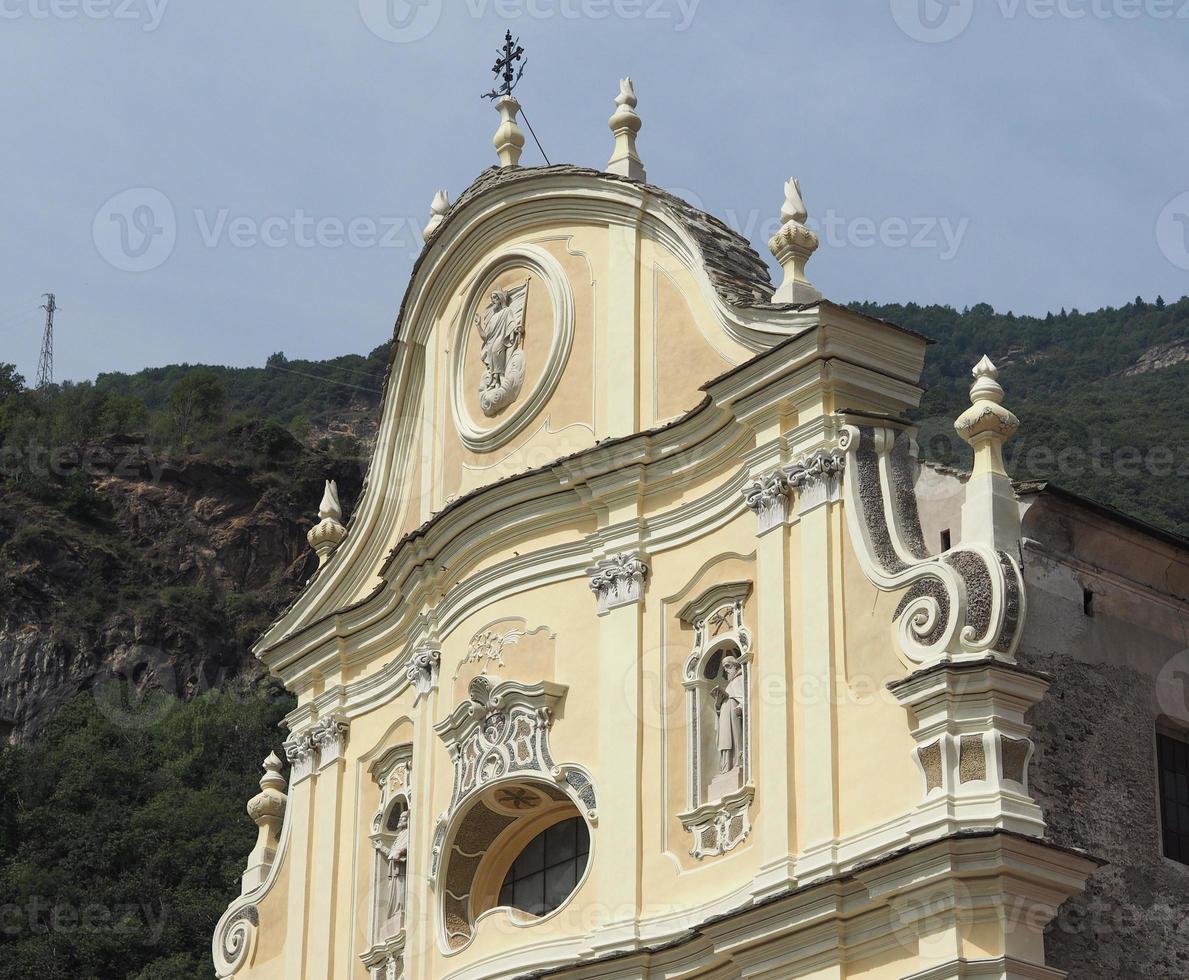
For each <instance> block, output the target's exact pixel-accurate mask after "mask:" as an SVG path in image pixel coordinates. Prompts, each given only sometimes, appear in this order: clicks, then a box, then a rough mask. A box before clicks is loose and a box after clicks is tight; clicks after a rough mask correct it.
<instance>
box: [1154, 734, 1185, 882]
mask: <svg viewBox="0 0 1189 980" xmlns="http://www.w3.org/2000/svg"><path fill="white" fill-rule="evenodd" d="M1156 747H1157V753H1156V754H1157V761H1158V764H1159V767H1160V803H1161V806H1160V816H1161V818H1162V819H1161V824H1162V826H1163V830H1164V854H1165V857H1170V858H1172V859H1173V860H1174V861H1180V862H1181V863H1182V864H1189V745H1187V744H1186V743H1185V742H1184V741H1183V740H1181V739H1179V738H1173V737H1172V736H1170V735H1157V736H1156Z"/></svg>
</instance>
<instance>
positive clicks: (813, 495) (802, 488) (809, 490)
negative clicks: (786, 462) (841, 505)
mask: <svg viewBox="0 0 1189 980" xmlns="http://www.w3.org/2000/svg"><path fill="white" fill-rule="evenodd" d="M845 467H846V456H845V455H843V453H842V452H841V450H838V449H818V450H816V451H815V452H812V453H808V454H807V455H804V456H802V457H801V458H800V459H799V460H797V462H796V463H794V464H793V465H792V466H790V467H788V468H787V469H785V471H784V474H785V477H786V479H787V480H788V485H789V487H791V488H792V490H793V491H794V492H795V493H796V494H797V496H798V501H799V508H798V513H800V514H802V515H804V514H808V513H809V512H810V511H812V510H816V509H817V508H818V507H821V506H823V505H825V504H833V503H837V502H838V501H839V500H841V499H842V471H843V469H845Z"/></svg>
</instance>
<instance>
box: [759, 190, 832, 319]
mask: <svg viewBox="0 0 1189 980" xmlns="http://www.w3.org/2000/svg"><path fill="white" fill-rule="evenodd" d="M780 220H781V221H783V222H784V224H783V225H782V226H781V229H780V231H778V232H777V233H776V235H775V236H774V237H773V238H772V240H771V241H770V242H769V243H768V247H769V248H770V249H771V250H772V254H773V255H774V256H776V261H777V262H779V263H780V264H781V265H782V266H783V267H784V282H783V283H781V285H780V288H779V289H777V290H776V293H775V294H774V295H773V297H772V302H773V303H816V302H817V301H818V300H819V299H821V298H822V294H821V292H820V291H818V290H817V289H815V288H814V286H813V284H812V283H811V282H810V281H809V280H808V279H807V278H806V277H805V266H806V265H807V264H808V263H809V259H810V257H811V256H812V255H813V253H814V252H816V251H817V247H818V244H819V243H818V238H817V235H815V234H814V233H813V232H812V231H810V230H809V229H808V228H807V227H805V222H806V221H807V220H809V212H808V211H807V210H806V208H805V200H804V198H803V197H802V196H801V182H800V181H798V180H797V179H796V178H795V177H794V178H793V179H791V180H789V181H788V182H787V183H786V184H785V185H784V206H783V207H782V208H781V209H780Z"/></svg>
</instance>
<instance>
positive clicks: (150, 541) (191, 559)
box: [0, 423, 364, 739]
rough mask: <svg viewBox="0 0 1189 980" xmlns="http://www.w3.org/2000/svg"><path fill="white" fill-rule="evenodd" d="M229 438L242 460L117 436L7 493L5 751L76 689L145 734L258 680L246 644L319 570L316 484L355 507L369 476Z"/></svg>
mask: <svg viewBox="0 0 1189 980" xmlns="http://www.w3.org/2000/svg"><path fill="white" fill-rule="evenodd" d="M234 435H235V442H236V444H237V445H236V448H235V452H234V453H229V455H234V456H238V457H239V459H238V460H233V459H226V458H212V457H210V456H203V455H189V456H180V455H175V456H166V457H163V456H158V455H156V454H155V453H154V452H153V451H151V450H150V449H148V448H147V447H146V446H144V445H143V444H141V443H140V442H139V441H138V440H136V439H127V438H125V439H112V440H107V441H105V442H104V443H102V444H99V445H92V446H83V447H75V448H73V449H71V450H68V451H67V452H65V453H63V454H62V455H61V457H60V458H58V459H57V460H46V461H44V462H43V463H42V464H41V468H42V471H41V472H37V471H36V470H37V467H36V466H34V465H33V464H32V463H31V462H30V463H29V469H30V471H31V472H29V473H24V474H20V476H22V477H23V478H20V479H13V478H12V475H11V474H10V478H9V479H7V480H3V481H0V724H2V725H3V727H4V730H5V731H7V733H8V734H10V736H11V737H12V738H16V739H24V738H28V737H30V736H32V735H34V734H36V733H37V731H38V729H39V728H40V727H41V726H42V725H44V723H45V722H46V721H48V720H49V718H50V717H52V715H53V713H54V712H55V711H56V710H57V709H58V707H60V706H61V705H62V704H64V703H65V702H67V701H69V700H70V699H72V698H73V697H75V696H76V695H77V694H78V693H79V692H80V691H89V692H92V693H93V694H94V696H95V697H96V699H97V700H98V702H99V704H100V706H101V708H103V710H104V711H105V712H107V713H109V714H110V715H112V716H113V717H115V718H117V719H118V720H119V721H121V722H122V723H126V724H128V725H141V724H144V723H148V722H151V721H152V720H153V719H154V718H156V717H159V716H160V713H161V712H163V711H168V710H169V709H170V707H171V706H174V705H176V704H177V703H178V699H188V698H192V697H194V696H197V695H199V694H201V693H202V692H204V691H206V690H210V689H211V688H213V687H218V686H222V685H224V684H227V683H230V682H234V681H237V680H239V681H242V682H243V683H248V684H250V683H253V682H254V681H257V680H259V678H260V676H261V668H260V667H259V665H258V664H257V663H256V661H255V659H254V658H253V657H252V655H251V652H250V646H251V644H252V642H253V641H254V640H255V638H256V637H257V636H258V635H259V633H260V632H261V631H262V630H263V628H264V627H265V626H267V624H268V623H269V622H271V620H272V619H273V618H275V616H276V615H277V614H278V613H279V612H280V611H281V610H282V609H283V608H284V607H285V606H286V605H287V604H288V603H289V602H290V601H292V599H293V597H294V596H295V595H296V593H297V591H298V590H299V589H300V587H301V585H302V584H303V583H304V582H305V581H306V580H307V579H308V577H309V575H310V574H311V573H312V572H313V570H314V568H315V566H316V558H315V557H314V556H313V553H312V552H311V551H310V549H309V546H308V544H307V543H306V539H305V535H306V531H307V530H308V529H309V528H310V526H311V525H312V523H313V519H314V512H315V511H316V509H317V504H318V501H319V500H320V499H321V494H322V481H323V480H324V479H326V478H332V479H336V480H337V481H338V483H339V487H340V491H341V493H342V496H343V498H344V504H345V505H346V506H347V507H348V508H349V507H350V506H351V505H352V504H353V503H354V501H355V500H356V499H358V496H359V493H360V490H361V487H362V482H363V473H364V464H363V463H361V462H360V461H357V460H356V461H352V460H342V459H335V458H333V457H331V456H330V455H329V454H327V453H324V452H317V451H315V450H311V449H309V448H307V447H305V446H302V445H301V444H299V443H298V442H297V441H296V440H295V439H293V438H292V437H291V436H289V435H288V434H287V433H285V432H284V430H281V429H278V428H277V427H276V426H270V425H268V424H267V423H252V424H249V425H246V426H244V427H243V428H242V429H241V430H239V431H237V432H236V433H235V434H234ZM0 734H2V733H0Z"/></svg>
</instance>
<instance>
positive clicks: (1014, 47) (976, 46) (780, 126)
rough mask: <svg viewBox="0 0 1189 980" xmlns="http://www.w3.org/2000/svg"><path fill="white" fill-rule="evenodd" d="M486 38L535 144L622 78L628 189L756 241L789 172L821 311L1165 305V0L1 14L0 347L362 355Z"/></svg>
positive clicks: (1187, 267)
mask: <svg viewBox="0 0 1189 980" xmlns="http://www.w3.org/2000/svg"><path fill="white" fill-rule="evenodd" d="M505 27H510V28H511V29H512V31H513V32H514V33H515V34H518V35H519V36H520V38H521V40H522V43H523V44H524V46H525V47H526V48H527V49H528V52H529V63H528V68H527V71H526V73H525V77H524V80H523V82H522V83H521V87H520V89H519V90H518V94H519V95H520V97H521V99H522V101H523V103H524V106H525V110H526V112H527V115H528V118H529V119H530V121H531V122H532V124H533V126H534V127H535V129H536V131H537V134H538V135H539V136H540V138H541V141H542V143H543V145H544V147H545V150H546V151H547V152H548V153H549V155H550V158H551V159H552V160H553V162H555V163H556V162H571V163H579V164H584V165H590V166H602V165H603V164H604V163H605V162H606V160H607V159H608V157H609V156H610V152H611V147H612V138H611V135H610V132H609V131H608V129H607V122H606V121H607V118H608V117H609V115H610V113H611V111H612V109H613V100H614V97H615V95H616V94H617V93H618V84H617V82H618V79H619V77H620V76H621V75H624V74H631V75H632V76H633V78H634V79H635V81H636V85H637V91H638V94H639V98H640V107H639V112H640V114H641V116H642V118H643V120H644V129H643V132H642V134H641V138H640V151H641V155H642V156H643V157H644V160H645V163H646V164H647V166H648V171H649V178H650V180H651V181H652V182H654V183H657V184H660V185H661V186H664V187H667V188H669V189H671V190H674V191H675V192H677V193H680V194H682V195H684V196H686V197H688V198H690V199H691V200H693V201H694V203H697V204H700V205H701V206H703V207H705V208H706V209H707V210H710V211H712V212H714V213H715V214H717V215H719V216H720V217H723V218H724V219H726V220H728V221H729V223H731V224H733V225H734V226H735V227H736V228H738V229H739V230H740V231H742V232H743V233H744V234H746V235H747V236H748V237H749V238H750V239H751V240H752V242H753V244H754V245H755V246H756V247H757V249H759V250H760V251H761V254H763V255H765V256H767V254H768V253H767V249H766V247H765V244H764V243H765V242H766V240H767V235H768V234H769V233H770V232H771V231H772V230H773V225H772V222H773V220H774V219H775V218H776V215H777V214H778V213H779V209H780V205H781V202H782V196H783V195H782V185H783V182H784V180H785V179H787V178H788V177H789V176H792V175H796V176H798V177H799V178H800V179H801V184H802V187H803V189H804V193H805V197H806V201H807V203H808V205H809V209H810V212H811V214H812V216H813V218H814V219H816V220H818V221H820V222H822V226H821V234H822V237H823V239H824V241H823V245H822V248H821V250H820V251H819V252H818V254H817V255H816V256H815V258H814V260H813V261H812V263H811V264H810V275H811V278H812V279H813V280H814V282H815V284H816V285H818V286H819V287H820V288H821V289H822V290H823V291H824V292H825V293H826V295H827V296H828V297H830V298H831V299H834V300H837V301H841V302H845V301H849V300H855V299H873V300H878V301H887V302H893V301H909V300H914V301H917V302H920V303H931V302H938V303H951V304H954V305H956V306H959V307H961V306H963V305H968V304H973V303H976V302H983V301H985V302H989V303H992V304H994V305H995V306H996V307H998V308H1000V309H1004V310H1006V309H1012V310H1015V311H1016V312H1017V313H1024V312H1028V313H1038V312H1044V311H1047V310H1049V309H1059V308H1060V307H1062V306H1065V307H1070V308H1072V307H1078V308H1081V309H1090V308H1096V307H1099V306H1102V305H1108V304H1112V305H1117V304H1121V303H1124V302H1126V301H1128V300H1129V299H1131V298H1133V297H1134V296H1136V295H1137V294H1140V295H1143V296H1145V297H1147V298H1149V299H1152V298H1155V296H1156V295H1157V294H1158V293H1159V294H1163V295H1164V296H1165V298H1166V299H1171V298H1173V297H1179V296H1180V295H1182V294H1184V293H1186V292H1189V237H1186V236H1187V232H1189V169H1187V168H1186V166H1185V162H1186V160H1187V159H1189V126H1187V125H1186V120H1185V106H1184V93H1185V92H1186V91H1187V90H1189V85H1187V82H1189V43H1186V42H1187V41H1189V2H1186V0H977V5H976V3H975V0H829V2H825V0H822V2H801V0H730V2H728V0H416V3H415V4H410V3H408V2H407V0H335V2H333V3H327V2H324V0H323V2H314V0H284V2H281V0H252V2H250V3H245V2H244V0H201V2H200V0H0V82H2V84H3V90H4V92H5V93H6V95H5V99H4V112H3V120H4V139H3V140H2V141H0V182H2V183H0V186H2V188H3V191H2V197H0V360H8V361H15V362H16V363H17V364H18V365H19V367H20V369H21V370H22V371H23V372H24V373H25V374H26V376H28V377H30V378H31V377H32V376H33V374H34V373H35V371H36V362H37V353H38V348H39V343H40V324H41V317H42V316H43V314H41V312H40V311H39V310H37V305H38V304H39V303H40V302H42V300H41V296H40V294H41V293H43V292H47V291H51V290H52V291H54V292H55V293H56V294H57V297H58V303H59V304H60V306H61V312H60V313H59V314H58V318H57V357H56V366H57V371H56V374H57V377H58V378H59V379H63V378H70V379H84V378H90V377H94V376H95V375H96V374H98V373H100V372H103V371H112V370H136V369H139V368H141V367H145V366H151V365H159V364H165V363H171V362H180V361H189V362H207V363H220V364H233V365H252V364H262V363H263V361H264V359H265V358H266V357H267V356H268V355H269V354H270V353H272V352H273V351H277V350H284V351H285V352H286V353H287V354H288V355H289V356H290V357H310V358H321V357H330V356H334V355H337V354H340V353H346V352H365V351H367V350H370V349H371V348H372V347H374V346H376V345H377V344H379V343H381V342H382V341H383V340H385V339H386V338H387V337H389V336H390V334H391V329H392V323H393V320H394V317H395V314H396V310H397V308H398V305H399V303H400V299H401V295H402V293H403V290H404V286H405V282H406V279H407V276H408V273H409V270H410V268H411V266H412V262H413V258H414V257H415V254H416V251H417V250H418V247H419V246H420V239H419V237H417V234H416V232H417V231H418V230H419V229H420V228H421V227H422V226H423V225H424V224H425V221H426V220H427V218H428V215H429V204H430V201H431V199H432V197H433V194H434V191H435V190H437V189H438V188H439V187H441V188H445V189H447V190H448V191H449V192H450V195H451V198H452V199H453V198H455V197H457V195H458V194H459V193H460V192H461V191H462V190H463V189H464V188H465V187H466V186H467V185H468V184H469V183H470V182H471V181H472V180H473V179H474V177H475V176H476V175H477V174H478V173H479V172H480V171H481V170H483V169H484V168H485V167H487V166H489V165H491V164H492V163H494V162H495V155H494V150H493V149H492V147H491V136H492V133H493V132H494V131H495V127H496V122H497V117H496V114H495V112H494V110H493V109H492V107H491V104H490V102H486V101H483V100H481V99H480V98H479V94H480V93H481V92H482V91H485V90H486V89H487V88H489V87H490V84H491V76H490V73H489V69H490V66H491V63H492V61H493V60H494V57H493V55H494V52H495V48H496V47H497V45H498V44H499V42H500V40H501V39H502V36H503V32H504V29H505ZM523 162H524V163H525V164H530V165H531V164H536V163H540V162H541V160H540V157H539V154H538V153H537V151H536V149H535V147H533V146H532V143H531V141H530V144H529V147H528V149H527V150H526V153H525V158H524V161H523ZM121 236H122V237H121ZM138 269H139V270H140V271H136V270H138Z"/></svg>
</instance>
